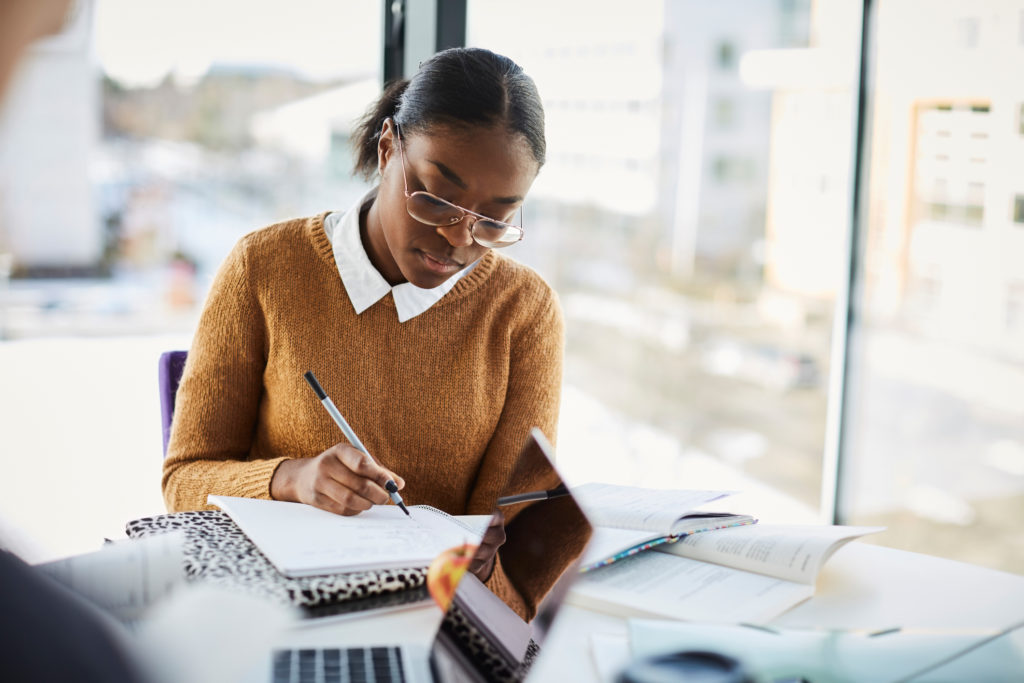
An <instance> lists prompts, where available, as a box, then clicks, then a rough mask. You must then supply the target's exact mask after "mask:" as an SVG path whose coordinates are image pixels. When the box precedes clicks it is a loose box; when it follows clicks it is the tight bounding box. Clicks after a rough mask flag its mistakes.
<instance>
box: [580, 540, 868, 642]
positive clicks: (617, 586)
mask: <svg viewBox="0 0 1024 683" xmlns="http://www.w3.org/2000/svg"><path fill="white" fill-rule="evenodd" d="M883 530H884V527H856V526H834V525H788V524H754V525H748V526H738V527H735V528H731V529H720V530H718V531H715V532H713V533H700V534H692V535H690V536H684V537H683V538H681V539H679V540H678V541H677V542H676V543H671V544H664V545H660V546H658V547H657V548H655V549H654V550H652V551H651V552H645V553H639V554H636V555H634V556H632V557H628V558H626V559H623V560H621V561H619V562H615V563H614V564H611V565H608V566H606V567H601V568H599V569H595V570H593V571H588V572H587V573H586V574H584V575H583V576H582V577H581V578H580V580H579V581H577V582H576V584H575V585H574V586H573V592H572V594H571V595H570V597H569V599H570V602H573V603H575V604H577V605H581V606H584V607H588V608H591V609H597V610H600V611H605V612H610V613H613V614H617V615H620V616H658V617H670V618H673V619H683V620H693V621H718V622H727V623H742V622H745V623H762V622H765V621H768V620H770V619H773V618H775V617H777V616H778V615H779V614H782V613H783V612H784V611H786V610H787V609H789V608H790V607H793V606H794V605H797V604H799V603H800V602H803V601H804V600H806V599H807V598H809V597H811V596H812V595H814V584H815V581H816V580H817V577H818V573H819V572H820V571H821V568H822V566H823V565H824V564H825V561H826V560H828V558H829V557H831V556H832V554H833V553H835V552H836V551H837V550H838V549H839V548H841V547H842V546H843V545H845V544H846V543H848V542H850V541H852V540H854V539H856V538H860V537H861V536H865V535H867V534H873V533H876V532H879V531H883Z"/></svg>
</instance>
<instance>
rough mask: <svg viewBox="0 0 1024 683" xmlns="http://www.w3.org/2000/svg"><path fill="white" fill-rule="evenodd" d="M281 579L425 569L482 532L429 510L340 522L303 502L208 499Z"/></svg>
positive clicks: (380, 512)
mask: <svg viewBox="0 0 1024 683" xmlns="http://www.w3.org/2000/svg"><path fill="white" fill-rule="evenodd" d="M208 502H209V504H210V505H216V506H217V507H219V508H220V509H221V510H223V511H224V512H225V513H227V514H228V516H229V517H231V519H232V520H234V522H235V524H237V525H238V528H239V529H241V530H242V532H243V533H244V534H245V535H246V536H248V537H249V540H251V541H252V542H253V544H254V545H255V546H256V547H257V548H259V550H260V552H262V553H263V554H264V555H265V556H266V558H267V560H269V561H270V563H271V564H272V565H274V567H275V568H276V569H277V570H278V571H279V572H281V573H282V574H283V575H285V576H289V577H302V576H318V575H323V574H337V573H342V572H355V571H363V570H377V569H399V568H413V567H426V566H428V565H429V564H430V562H431V561H432V560H433V559H434V558H435V557H437V556H438V555H439V554H440V553H441V552H443V551H444V550H447V549H448V548H451V547H454V546H458V545H462V544H464V543H477V542H478V541H479V540H480V536H481V535H482V531H479V530H476V529H474V528H472V527H471V526H469V525H467V524H464V523H462V522H461V521H460V520H458V519H456V518H454V517H452V516H451V515H448V514H447V513H444V512H441V511H440V510H437V509H436V508H432V507H430V506H428V505H411V506H409V516H406V515H405V514H404V513H403V512H402V511H401V510H400V509H399V508H398V507H397V506H394V505H374V506H373V507H371V508H370V509H369V510H366V511H364V512H361V513H360V514H358V515H354V516H351V517H343V516H341V515H336V514H334V513H331V512H327V511H326V510H320V509H318V508H315V507H313V506H311V505H305V504H303V503H289V502H284V501H280V500H257V499H254V498H235V497H231V496H209V497H208Z"/></svg>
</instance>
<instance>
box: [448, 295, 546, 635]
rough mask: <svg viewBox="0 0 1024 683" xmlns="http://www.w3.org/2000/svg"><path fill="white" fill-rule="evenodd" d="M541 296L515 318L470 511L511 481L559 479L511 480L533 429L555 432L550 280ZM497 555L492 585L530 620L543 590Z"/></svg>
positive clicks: (526, 486) (529, 484)
mask: <svg viewBox="0 0 1024 683" xmlns="http://www.w3.org/2000/svg"><path fill="white" fill-rule="evenodd" d="M541 301H542V304H543V305H541V306H537V307H534V308H533V310H532V311H531V312H530V313H529V316H528V318H527V319H523V320H520V321H517V325H516V327H515V328H514V330H513V333H512V336H511V339H510V342H511V346H510V349H511V351H510V357H509V375H508V385H507V388H506V394H505V402H504V406H503V409H502V413H501V417H500V419H499V421H498V425H497V428H496V429H495V431H494V434H493V436H492V437H491V440H490V442H489V444H488V446H487V450H486V452H485V454H484V458H483V461H482V464H481V466H480V470H479V472H478V474H477V477H476V483H475V485H474V487H473V491H472V493H471V496H470V501H469V505H468V512H469V513H470V514H487V513H490V512H491V511H492V510H493V509H494V505H495V503H496V501H497V498H498V496H501V495H505V494H507V493H510V492H512V489H510V488H508V487H510V486H511V487H513V488H514V489H515V491H533V490H538V489H542V488H550V487H551V486H554V485H555V483H557V482H551V481H542V480H541V479H540V478H539V477H540V475H538V478H537V480H536V481H516V482H510V481H509V479H510V476H511V473H512V471H513V468H514V467H515V465H516V463H517V462H518V456H519V453H520V451H521V449H522V447H523V444H524V442H525V440H526V438H527V435H528V434H529V432H530V429H532V428H533V427H539V428H540V430H541V431H542V432H543V433H544V435H545V436H547V437H548V438H549V439H550V440H551V441H552V442H553V441H554V439H555V436H556V433H555V432H556V427H557V424H558V407H559V402H560V400H561V389H562V357H563V345H564V334H565V332H564V322H563V319H562V311H561V308H560V307H559V304H558V299H557V298H556V296H555V295H554V293H553V292H551V291H550V290H549V289H547V287H546V285H544V286H543V295H542V296H541ZM550 474H553V473H549V475H550ZM515 524H516V520H515V519H514V518H511V519H508V520H507V522H506V529H507V533H510V534H511V533H515ZM499 560H500V561H499V563H497V564H496V565H495V570H494V574H493V575H492V577H491V579H490V580H489V581H488V586H490V587H491V588H492V590H495V589H498V590H497V591H496V592H498V593H499V595H501V596H502V597H503V598H504V599H505V601H506V602H507V603H508V604H510V605H511V606H513V608H514V609H516V611H521V616H523V618H525V619H531V618H532V617H533V615H534V613H535V612H536V608H537V605H538V604H539V602H540V600H541V598H543V594H537V593H538V591H537V590H535V587H532V586H528V585H527V583H528V582H524V581H523V580H521V579H522V577H521V576H520V575H524V576H525V575H526V574H528V573H529V568H527V567H517V566H514V565H511V566H510V565H508V564H507V563H506V562H505V561H504V558H503V557H502V556H501V551H499ZM499 587H500V588H499ZM511 593H515V594H514V595H513V594H511ZM541 593H543V591H541Z"/></svg>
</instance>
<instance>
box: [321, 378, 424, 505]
mask: <svg viewBox="0 0 1024 683" xmlns="http://www.w3.org/2000/svg"><path fill="white" fill-rule="evenodd" d="M303 377H305V378H306V381H307V382H309V386H311V387H313V391H315V392H316V395H317V398H319V399H320V403H322V404H323V406H324V408H327V412H328V413H330V414H331V417H332V418H334V423H335V424H336V425H338V427H340V428H341V431H342V433H344V434H345V438H346V439H348V442H349V443H350V444H352V445H353V446H355V447H356V448H358V449H359V450H361V451H362V452H363V453H365V454H366V457H368V458H369V459H370V461H371V462H373V463H375V464H376V461H375V460H374V459H373V456H372V455H370V451H368V450H366V446H364V445H363V442H362V441H360V440H359V437H358V436H356V433H355V432H353V431H352V428H351V427H349V426H348V422H346V421H345V418H344V417H343V416H342V414H341V411H339V410H338V407H337V406H335V405H334V401H332V400H331V397H330V396H328V395H327V392H326V391H324V388H323V387H321V386H320V382H318V381H316V375H314V374H313V372H312V371H310V370H307V371H306V374H305V375H303ZM384 488H386V489H387V490H388V495H389V496H390V497H391V502H392V503H394V504H395V505H397V506H398V507H400V508H402V512H404V513H405V514H406V515H409V510H408V509H407V508H406V507H405V503H404V502H403V501H402V497H401V496H400V495H398V484H396V483H395V480H394V479H388V480H387V483H385V484H384ZM409 516H410V517H411V516H412V515H409Z"/></svg>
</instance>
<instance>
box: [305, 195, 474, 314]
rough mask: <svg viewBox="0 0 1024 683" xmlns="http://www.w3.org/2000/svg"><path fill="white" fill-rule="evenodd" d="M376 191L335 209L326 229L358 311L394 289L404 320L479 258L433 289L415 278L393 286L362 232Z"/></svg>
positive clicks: (436, 297)
mask: <svg viewBox="0 0 1024 683" xmlns="http://www.w3.org/2000/svg"><path fill="white" fill-rule="evenodd" d="M376 194H377V190H376V188H374V189H373V190H370V191H369V192H368V193H367V194H365V195H364V196H363V197H362V198H361V199H360V200H359V201H357V202H356V203H355V204H353V205H352V207H351V208H349V210H348V211H346V212H345V213H340V212H337V211H335V212H333V213H330V214H328V215H327V217H326V218H325V219H324V232H325V233H327V235H329V236H330V240H331V247H332V249H333V251H334V262H335V263H336V264H337V265H338V273H339V274H340V275H341V281H342V283H343V284H344V285H345V291H346V292H348V298H349V300H350V301H351V302H352V306H353V307H354V308H355V310H356V314H357V315H358V314H360V313H362V312H363V311H365V310H366V309H368V308H369V307H370V306H372V305H374V304H375V303H377V302H378V301H380V300H381V299H383V298H384V297H385V296H387V294H388V292H390V293H391V296H392V298H393V299H394V300H395V308H396V309H397V311H398V322H400V323H404V322H406V321H407V320H411V319H412V318H415V317H416V316H418V315H420V314H421V313H423V312H425V311H427V310H428V309H429V308H430V307H431V306H433V305H434V304H436V303H437V302H438V301H440V300H441V298H442V297H444V295H445V294H447V293H448V292H450V291H451V289H452V287H454V286H455V285H456V284H457V283H458V282H459V280H461V279H462V278H463V277H465V276H466V274H467V273H469V271H471V270H473V267H474V266H476V264H477V263H478V262H479V261H474V262H473V263H470V264H469V265H468V266H466V267H465V268H463V269H462V270H460V271H459V272H457V273H455V274H454V275H452V276H451V277H450V278H448V279H447V280H445V281H444V282H443V283H441V284H440V285H438V286H437V287H434V288H432V289H423V288H422V287H417V286H416V285H414V284H412V283H411V282H403V283H401V284H398V285H395V286H394V287H392V286H391V285H389V284H388V281H387V280H385V279H384V276H383V275H381V274H380V271H378V270H377V269H376V268H374V266H373V264H372V263H370V257H369V256H367V255H366V249H364V248H363V241H362V239H361V238H360V235H359V214H360V213H361V212H362V209H363V207H364V206H366V204H367V202H369V201H371V200H372V199H373V198H374V197H375V196H376Z"/></svg>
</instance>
